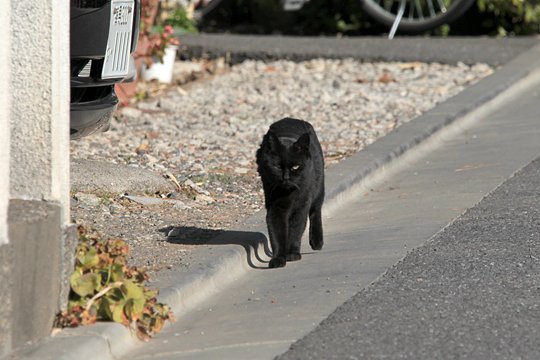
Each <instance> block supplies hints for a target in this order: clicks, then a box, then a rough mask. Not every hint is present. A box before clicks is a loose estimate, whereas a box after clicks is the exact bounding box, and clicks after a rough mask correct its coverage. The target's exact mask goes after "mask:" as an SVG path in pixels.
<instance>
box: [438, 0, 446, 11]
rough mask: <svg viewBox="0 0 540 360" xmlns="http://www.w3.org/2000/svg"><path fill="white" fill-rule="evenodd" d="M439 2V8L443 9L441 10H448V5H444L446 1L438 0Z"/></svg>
mask: <svg viewBox="0 0 540 360" xmlns="http://www.w3.org/2000/svg"><path fill="white" fill-rule="evenodd" d="M437 2H438V3H439V8H440V9H441V12H442V13H443V14H444V13H445V12H446V10H447V9H446V6H444V3H443V2H442V0H437Z"/></svg>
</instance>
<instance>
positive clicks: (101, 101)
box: [70, 0, 141, 139]
mask: <svg viewBox="0 0 540 360" xmlns="http://www.w3.org/2000/svg"><path fill="white" fill-rule="evenodd" d="M70 5H71V13H70V19H71V33H70V48H71V120H70V122H71V124H70V133H71V139H78V138H81V137H83V136H87V135H90V134H92V133H95V132H98V131H106V130H107V129H108V128H109V124H110V119H111V115H112V113H113V112H114V110H115V109H116V106H117V104H118V98H117V97H116V94H115V92H114V84H116V83H119V82H128V81H132V80H133V79H134V78H135V76H136V69H135V62H134V60H133V55H132V54H133V52H134V51H135V47H136V45H137V37H138V35H139V22H140V8H141V6H140V0H71V4H70Z"/></svg>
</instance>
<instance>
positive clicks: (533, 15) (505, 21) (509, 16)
mask: <svg viewBox="0 0 540 360" xmlns="http://www.w3.org/2000/svg"><path fill="white" fill-rule="evenodd" d="M477 5H478V10H479V11H480V12H481V13H486V14H490V15H491V16H492V22H493V24H490V25H492V26H495V27H496V28H497V34H498V35H501V36H506V35H510V34H515V35H531V34H538V33H540V1H538V0H478V1H477Z"/></svg>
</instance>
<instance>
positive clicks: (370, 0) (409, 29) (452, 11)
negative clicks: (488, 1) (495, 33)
mask: <svg viewBox="0 0 540 360" xmlns="http://www.w3.org/2000/svg"><path fill="white" fill-rule="evenodd" d="M383 1H384V0H383ZM413 1H414V0H407V3H408V4H412V3H413ZM360 2H361V4H362V9H363V10H364V11H365V12H366V13H367V14H368V15H369V16H371V17H372V18H373V19H374V20H375V21H377V22H379V23H381V24H383V25H386V26H388V27H391V26H392V24H393V23H394V20H395V19H396V14H394V13H392V12H391V11H388V10H387V9H385V8H384V7H383V6H381V5H380V3H378V2H377V1H376V0H360ZM474 2H475V0H455V1H452V3H451V4H450V7H449V8H448V9H447V10H446V12H439V13H437V14H436V15H435V16H431V17H428V18H423V19H410V18H409V17H406V16H403V18H402V20H401V22H400V23H399V27H398V31H401V32H405V33H410V34H414V33H420V32H423V31H426V30H432V29H435V28H437V27H438V26H441V25H443V24H448V23H451V22H452V21H454V20H456V19H457V18H459V17H460V16H461V15H463V14H464V13H465V12H466V11H467V10H468V9H469V8H470V7H471V6H472V4H473V3H474ZM407 9H410V7H408V8H407Z"/></svg>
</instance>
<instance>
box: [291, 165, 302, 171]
mask: <svg viewBox="0 0 540 360" xmlns="http://www.w3.org/2000/svg"><path fill="white" fill-rule="evenodd" d="M298 169H300V165H293V166H291V170H292V171H296V170H298Z"/></svg>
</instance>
